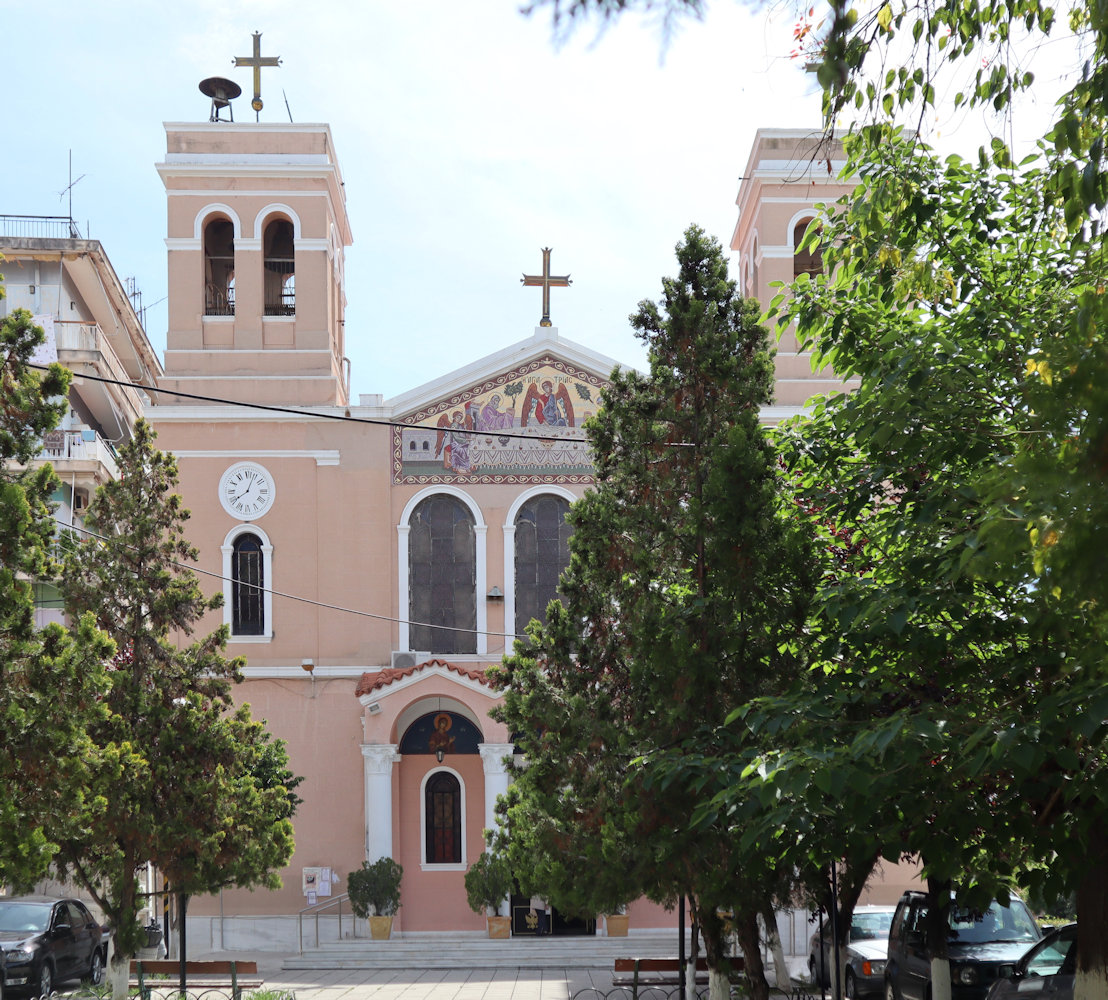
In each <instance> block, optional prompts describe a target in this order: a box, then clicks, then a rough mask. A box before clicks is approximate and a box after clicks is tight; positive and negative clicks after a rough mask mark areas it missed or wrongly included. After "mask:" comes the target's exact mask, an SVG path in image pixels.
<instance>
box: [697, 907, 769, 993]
mask: <svg viewBox="0 0 1108 1000" xmlns="http://www.w3.org/2000/svg"><path fill="white" fill-rule="evenodd" d="M735 934H736V936H737V937H738V939H739V947H740V948H741V949H742V953H743V960H744V961H745V962H746V978H747V981H748V982H749V984H750V1000H769V983H767V982H766V969H765V966H764V965H763V964H762V947H761V944H762V942H761V939H760V936H759V934H758V918H757V917H756V916H753V915H746V914H739V913H736V914H735ZM710 964H711V960H710V959H709V965H710Z"/></svg>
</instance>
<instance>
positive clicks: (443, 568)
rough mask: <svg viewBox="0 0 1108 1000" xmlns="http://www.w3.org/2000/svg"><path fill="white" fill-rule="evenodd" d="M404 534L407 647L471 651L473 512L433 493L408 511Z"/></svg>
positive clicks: (474, 549) (474, 642)
mask: <svg viewBox="0 0 1108 1000" xmlns="http://www.w3.org/2000/svg"><path fill="white" fill-rule="evenodd" d="M409 525H410V531H409V535H408V618H409V620H410V621H411V625H410V632H409V635H410V637H411V638H410V646H411V648H412V649H426V650H430V651H431V652H432V653H476V652H477V543H476V533H475V531H474V522H473V515H472V514H471V513H470V512H469V509H468V508H467V507H466V505H465V504H464V503H462V502H461V501H460V500H459V499H457V497H453V496H450V495H448V494H436V495H435V496H431V497H428V498H427V499H426V500H424V501H423V502H422V503H421V504H420V505H419V506H418V507H416V509H415V510H414V511H413V512H412V516H411V519H410V521H409Z"/></svg>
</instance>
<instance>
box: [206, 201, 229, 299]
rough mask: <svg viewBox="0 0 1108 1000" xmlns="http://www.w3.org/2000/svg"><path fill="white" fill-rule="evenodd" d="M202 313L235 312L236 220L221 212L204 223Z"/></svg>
mask: <svg viewBox="0 0 1108 1000" xmlns="http://www.w3.org/2000/svg"><path fill="white" fill-rule="evenodd" d="M204 315H205V316H234V315H235V224H234V223H233V222H232V221H231V220H230V219H227V218H224V217H223V216H215V217H213V218H211V219H209V220H208V221H207V222H206V223H205V224H204Z"/></svg>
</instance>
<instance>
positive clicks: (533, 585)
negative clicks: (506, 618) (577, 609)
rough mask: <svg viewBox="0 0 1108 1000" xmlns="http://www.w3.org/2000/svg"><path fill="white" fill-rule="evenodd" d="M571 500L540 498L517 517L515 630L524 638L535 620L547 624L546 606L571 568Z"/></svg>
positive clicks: (525, 506) (555, 497) (529, 504)
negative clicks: (569, 520)
mask: <svg viewBox="0 0 1108 1000" xmlns="http://www.w3.org/2000/svg"><path fill="white" fill-rule="evenodd" d="M568 513H569V501H568V500H566V499H565V498H564V497H559V496H537V497H533V498H532V499H530V500H528V501H527V502H526V503H525V504H524V505H523V506H522V507H521V508H520V511H519V514H517V515H516V530H515V550H516V551H515V591H516V592H515V598H516V600H515V605H516V616H515V617H516V620H515V630H516V634H517V635H523V634H524V632H525V631H526V628H527V625H528V623H529V622H530V621H531V619H532V618H537V619H539V621H546V606H547V605H548V604H549V603H550V602H551V601H552V600H554V599H555V598H556V597H557V596H558V580H559V578H560V577H561V575H562V571H563V570H564V569H565V568H566V567H567V566H568V565H569V536H570V535H571V534H573V529H572V528H570V526H569V524H568V523H567V522H566V514H568Z"/></svg>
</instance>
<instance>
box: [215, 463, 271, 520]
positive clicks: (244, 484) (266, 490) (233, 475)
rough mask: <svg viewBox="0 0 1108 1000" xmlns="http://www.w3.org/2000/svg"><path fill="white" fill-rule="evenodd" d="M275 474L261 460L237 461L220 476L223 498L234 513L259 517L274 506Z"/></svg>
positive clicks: (242, 518) (250, 517) (241, 516)
mask: <svg viewBox="0 0 1108 1000" xmlns="http://www.w3.org/2000/svg"><path fill="white" fill-rule="evenodd" d="M275 492H276V490H275V488H274V485H273V477H272V476H271V475H270V474H269V472H268V471H266V469H265V468H263V467H262V466H260V465H258V463H257V462H237V463H235V464H234V465H232V466H231V467H230V468H229V469H228V470H227V471H226V472H224V473H223V475H222V476H220V478H219V502H220V503H221V504H223V509H224V510H225V511H227V513H228V514H230V515H231V517H237V518H239V519H240V520H242V521H256V520H257V519H258V518H259V517H261V516H262V515H263V514H265V513H266V512H267V511H268V510H269V509H270V507H272V506H273V497H274V494H275Z"/></svg>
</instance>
